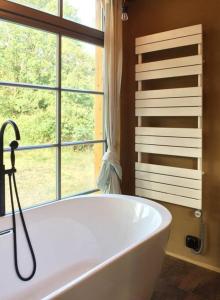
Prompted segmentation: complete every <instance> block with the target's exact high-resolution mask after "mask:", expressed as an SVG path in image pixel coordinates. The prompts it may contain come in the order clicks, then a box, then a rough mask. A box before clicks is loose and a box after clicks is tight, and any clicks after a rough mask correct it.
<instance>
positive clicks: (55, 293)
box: [0, 195, 171, 300]
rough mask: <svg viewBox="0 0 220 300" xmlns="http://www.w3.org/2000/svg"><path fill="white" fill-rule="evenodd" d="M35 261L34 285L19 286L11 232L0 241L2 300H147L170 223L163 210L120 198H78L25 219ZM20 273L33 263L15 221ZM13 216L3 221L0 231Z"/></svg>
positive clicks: (38, 209)
mask: <svg viewBox="0 0 220 300" xmlns="http://www.w3.org/2000/svg"><path fill="white" fill-rule="evenodd" d="M24 215H25V218H26V223H27V226H28V229H29V233H30V237H31V241H32V243H33V247H34V250H35V254H36V260H37V272H36V274H35V276H34V278H33V279H32V280H31V281H28V282H23V281H21V280H19V279H18V277H17V275H16V273H15V270H14V262H13V247H12V246H13V244H12V232H11V231H9V232H8V233H6V234H3V235H0V299H2V300H10V299H15V300H20V299H22V300H24V299H25V300H28V299H30V300H35V299H45V300H46V299H59V300H60V299H61V300H63V299H69V300H147V299H150V298H151V295H152V292H153V289H154V285H155V282H156V279H157V277H158V275H159V273H160V269H161V264H162V261H163V257H164V247H165V245H166V242H167V240H168V235H169V227H170V222H171V215H170V213H169V212H168V210H167V209H165V208H164V207H163V206H161V205H159V204H157V203H155V202H152V201H149V200H146V199H142V198H137V197H132V196H122V195H100V196H81V197H75V198H73V199H70V200H62V201H57V202H53V203H50V204H46V205H43V206H39V207H36V208H31V209H27V210H25V212H24ZM16 218H17V220H18V221H17V222H18V232H19V234H18V244H19V245H18V253H19V266H20V269H21V273H22V274H23V275H28V274H29V273H30V271H31V265H32V262H31V257H30V254H29V252H28V248H27V244H26V241H25V239H24V236H23V232H22V230H21V227H20V226H21V224H20V222H19V218H18V215H17V216H16ZM9 228H11V216H10V215H6V216H4V217H1V218H0V231H2V230H6V229H9Z"/></svg>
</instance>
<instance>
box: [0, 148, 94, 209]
mask: <svg viewBox="0 0 220 300" xmlns="http://www.w3.org/2000/svg"><path fill="white" fill-rule="evenodd" d="M94 161H95V160H94V151H93V149H92V148H89V147H88V149H86V150H84V151H81V152H80V151H73V148H72V147H66V148H63V149H62V181H61V186H62V197H64V196H68V195H71V194H76V193H80V192H82V191H86V190H90V189H94V188H96V174H95V163H94ZM5 162H6V163H5V164H6V168H9V167H10V163H9V162H10V160H9V153H5ZM16 168H17V174H16V178H17V185H18V191H19V196H20V200H21V205H22V207H30V206H32V205H36V204H39V203H42V202H47V201H51V200H54V199H55V198H56V175H55V174H56V150H55V149H53V148H51V149H38V150H27V151H18V152H16ZM6 210H7V211H11V205H10V198H9V187H8V179H7V178H6Z"/></svg>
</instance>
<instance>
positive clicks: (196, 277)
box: [152, 256, 220, 300]
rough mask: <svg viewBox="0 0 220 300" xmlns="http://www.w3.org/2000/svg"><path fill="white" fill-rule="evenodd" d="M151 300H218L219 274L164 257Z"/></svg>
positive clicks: (219, 296)
mask: <svg viewBox="0 0 220 300" xmlns="http://www.w3.org/2000/svg"><path fill="white" fill-rule="evenodd" d="M152 300H220V274H219V273H216V272H213V271H209V270H206V269H203V268H200V267H197V266H195V265H192V264H190V263H187V262H184V261H181V260H178V259H176V258H173V257H171V256H166V258H165V261H164V264H163V268H162V272H161V276H160V278H159V280H158V283H157V286H156V288H155V292H154V294H153V297H152Z"/></svg>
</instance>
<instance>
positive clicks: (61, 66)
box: [0, 0, 105, 211]
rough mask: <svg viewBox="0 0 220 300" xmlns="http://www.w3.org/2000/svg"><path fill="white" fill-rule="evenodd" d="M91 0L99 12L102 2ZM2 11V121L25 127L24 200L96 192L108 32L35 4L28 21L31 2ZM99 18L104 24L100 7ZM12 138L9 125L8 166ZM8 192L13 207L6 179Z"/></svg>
mask: <svg viewBox="0 0 220 300" xmlns="http://www.w3.org/2000/svg"><path fill="white" fill-rule="evenodd" d="M14 2H17V3H20V4H25V5H28V6H33V7H34V8H36V9H40V10H42V11H46V12H50V13H53V14H55V15H56V14H58V12H60V14H61V12H64V11H65V8H66V7H68V10H67V11H68V14H69V16H71V15H72V16H78V17H77V18H78V19H76V20H75V19H74V18H72V19H73V20H74V21H78V23H80V20H81V19H80V16H81V15H82V14H83V13H82V11H80V14H79V15H77V10H78V9H79V7H78V6H77V5H75V4H76V3H77V1H72V4H71V5H70V3H71V1H61V2H62V5H64V7H61V3H58V4H59V5H58V6H56V5H57V1H54V0H47V1H45V0H41V1H14ZM78 2H79V1H78ZM90 2H91V3H93V9H94V11H99V8H97V3H99V1H97V0H96V1H90ZM91 3H90V5H91ZM36 4H37V5H38V6H37V5H36ZM99 4H100V3H99ZM58 8H59V9H58ZM4 10H7V18H6V17H5V16H6V14H5V11H4V13H1V8H0V17H1V19H0V66H1V68H0V107H1V109H0V123H1V124H2V123H3V122H4V121H5V120H6V119H8V118H11V119H13V120H14V121H15V122H16V123H17V125H18V126H19V129H20V132H21V141H20V147H19V151H17V152H16V166H17V170H18V172H17V179H18V188H19V194H20V198H21V201H22V205H23V206H24V207H29V206H32V205H37V204H39V203H42V202H47V201H52V200H58V199H61V198H66V197H69V196H73V195H77V194H83V193H92V192H97V187H96V179H97V176H98V173H99V170H100V166H101V158H102V154H103V150H104V145H105V139H104V133H103V105H104V103H103V100H104V99H103V76H102V75H103V72H102V71H103V70H102V65H103V48H102V43H103V33H102V34H101V31H100V33H99V32H98V31H97V30H95V29H91V28H88V29H87V30H86V34H85V26H82V28H81V27H80V26H81V25H79V24H76V25H75V23H74V22H72V21H69V20H68V21H67V20H64V19H63V18H62V15H60V16H59V15H58V16H52V15H51V19H50V18H49V19H48V24H45V22H43V18H44V17H45V15H47V14H45V13H44V12H41V13H40V14H39V13H37V15H36V14H35V13H36V11H35V10H33V15H31V17H32V20H31V21H30V18H29V17H30V12H31V14H32V8H30V7H28V8H26V7H25V6H21V5H18V4H15V3H13V4H12V3H11V2H9V6H8V7H6V8H4ZM10 10H13V14H12V13H11V14H10ZM16 12H18V13H19V17H17V16H18V15H16ZM21 12H22V14H23V15H22V16H21ZM26 13H27V14H29V17H27V16H25V14H26ZM47 16H48V15H47ZM84 17H86V15H85V16H84ZM41 18H42V19H41ZM58 19H59V23H60V24H61V25H60V26H58V25H57V20H58ZM62 20H63V21H64V22H65V23H63V24H64V25H63V26H62ZM82 20H83V17H82ZM96 22H97V24H99V25H100V11H99V12H98V15H96ZM81 23H83V21H82V22H81ZM94 24H95V23H94ZM35 25H36V26H35ZM87 25H89V26H90V25H91V24H87ZM91 26H92V25H91ZM64 27H65V28H64ZM94 27H95V26H94ZM97 27H98V26H97ZM50 29H51V30H50ZM11 139H14V135H13V132H12V130H11V128H9V127H8V129H7V130H6V134H5V140H4V144H5V155H4V158H5V165H6V168H9V167H10V161H9V149H8V147H7V145H8V142H9V141H10V140H11ZM6 182H7V179H6ZM6 198H7V203H6V209H7V211H9V210H10V209H11V208H10V201H9V195H8V187H7V186H6Z"/></svg>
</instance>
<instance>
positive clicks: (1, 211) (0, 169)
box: [0, 120, 20, 216]
mask: <svg viewBox="0 0 220 300" xmlns="http://www.w3.org/2000/svg"><path fill="white" fill-rule="evenodd" d="M8 124H10V125H12V127H13V129H14V132H15V138H16V140H20V132H19V129H18V126H17V125H16V123H15V122H14V121H12V120H7V121H5V122H4V123H3V124H2V127H1V130H0V216H4V215H5V174H6V171H5V165H4V159H3V157H4V132H5V128H6V126H7V125H8Z"/></svg>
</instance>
